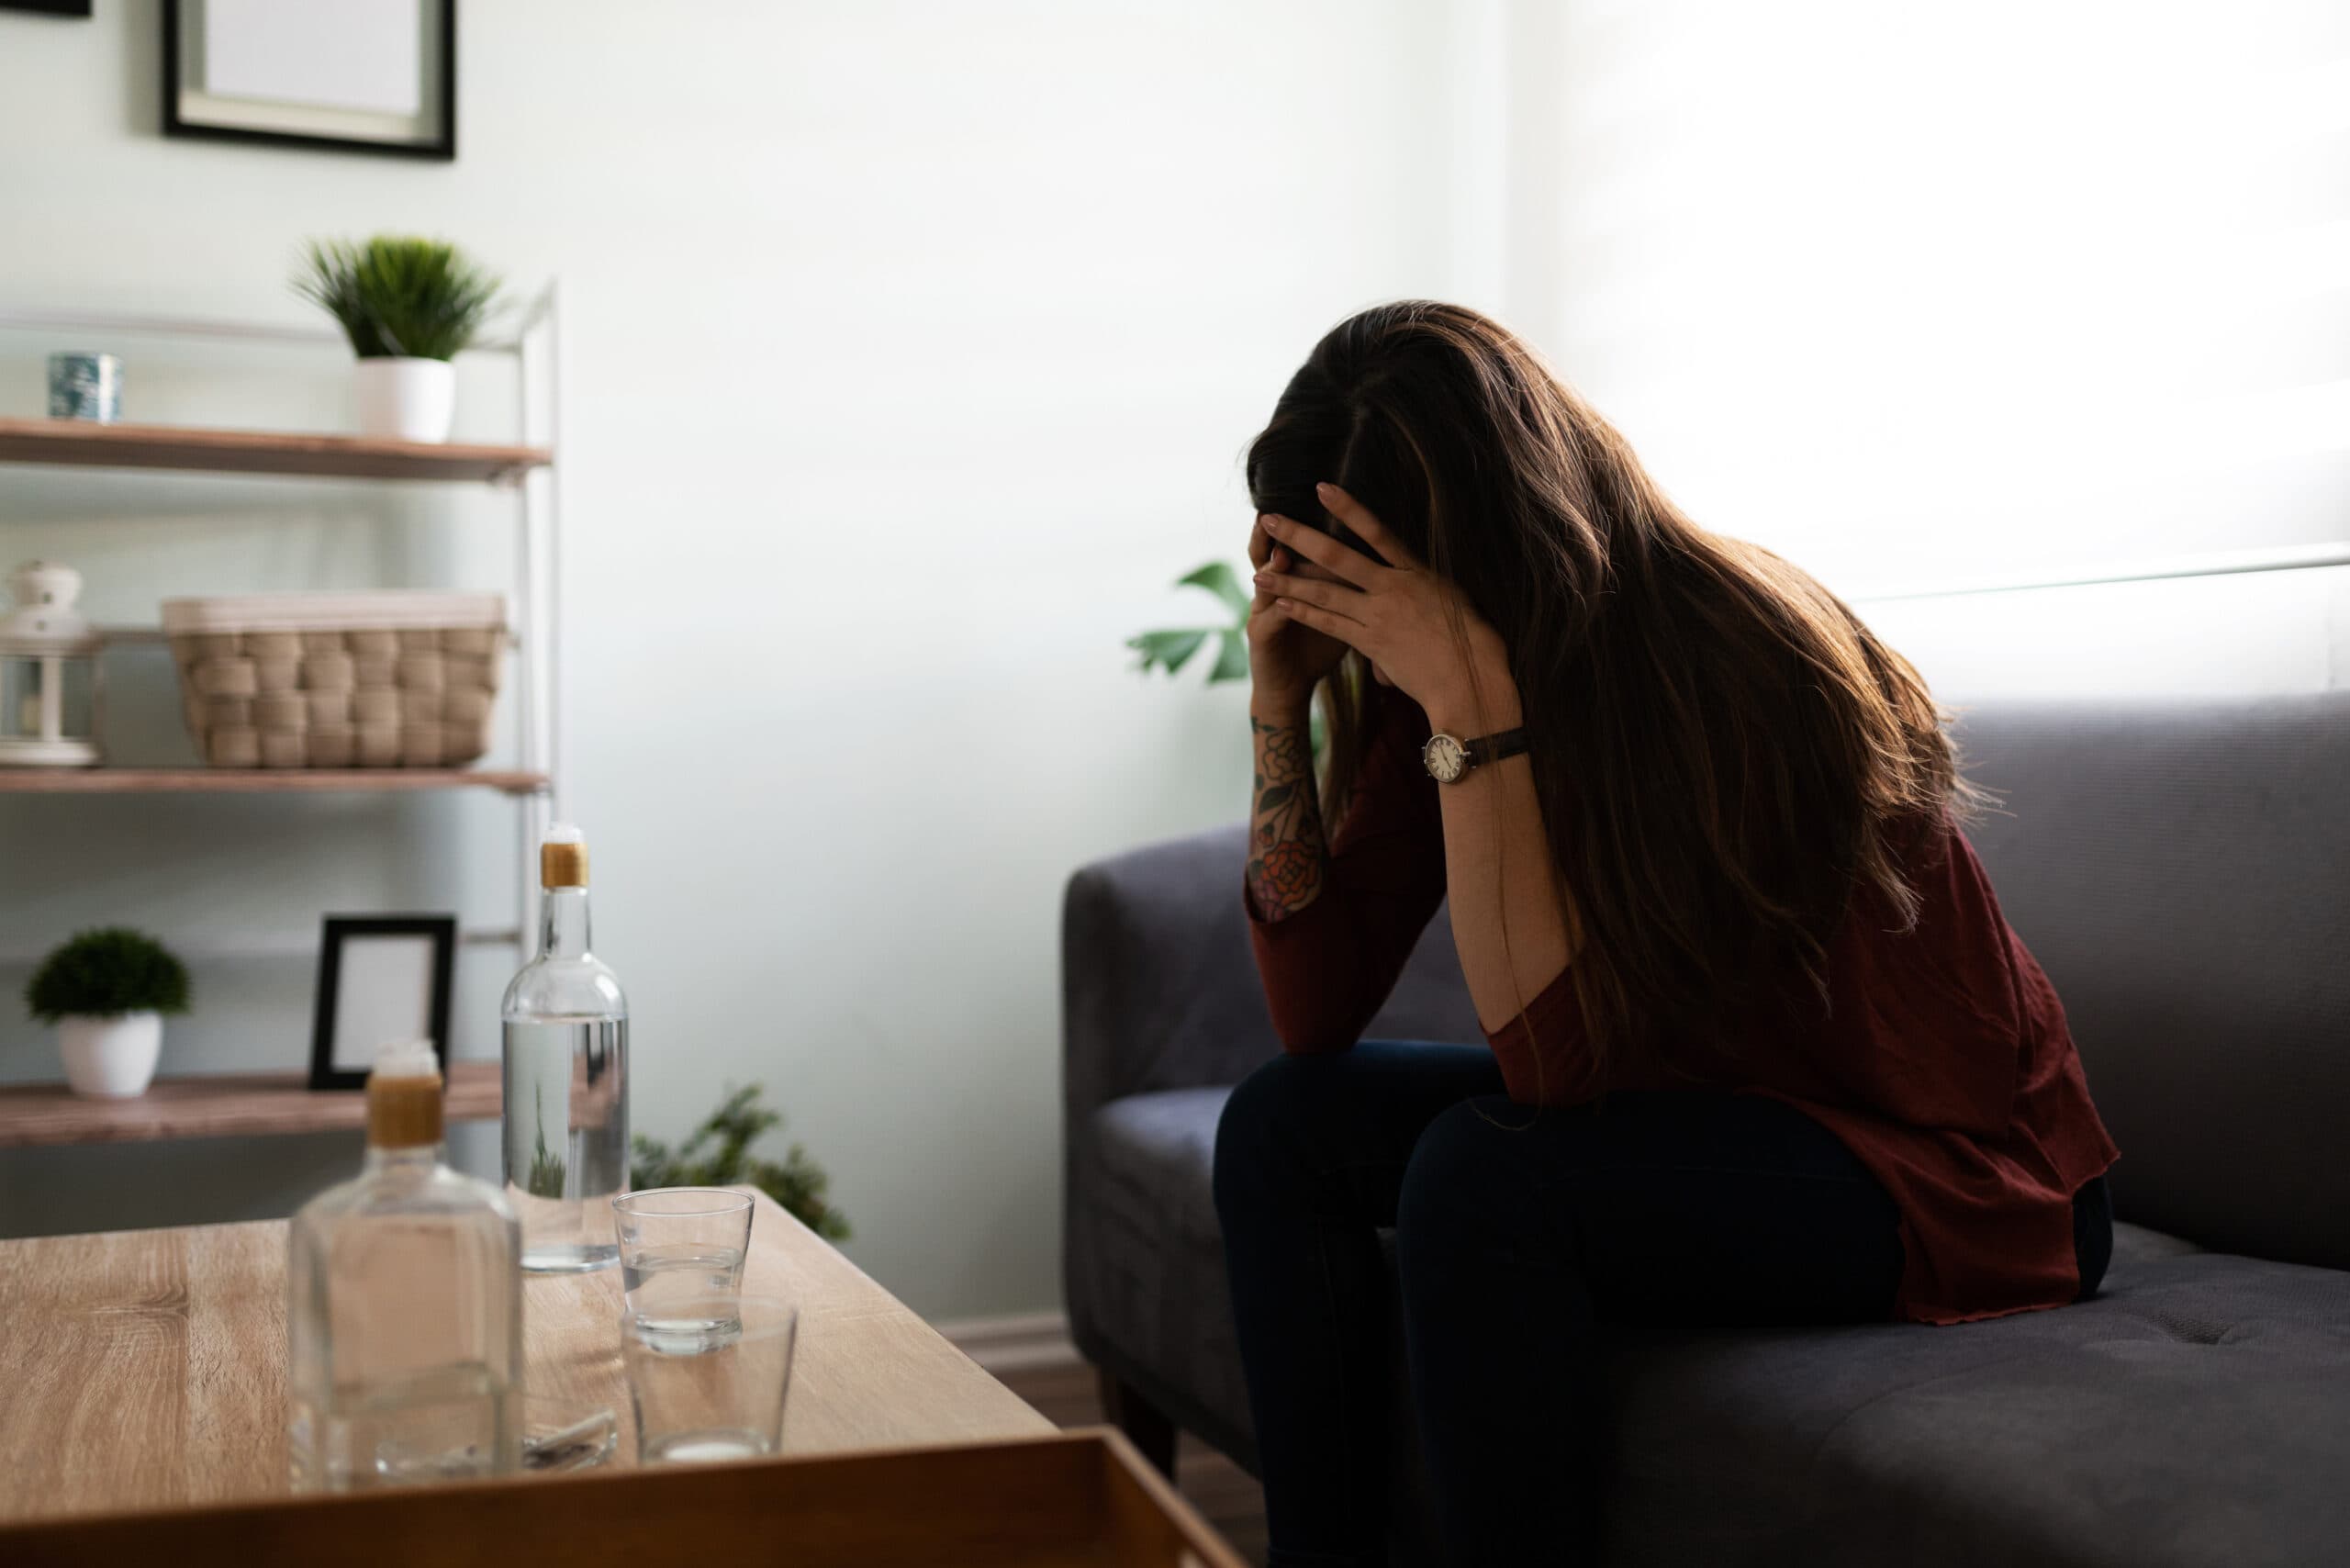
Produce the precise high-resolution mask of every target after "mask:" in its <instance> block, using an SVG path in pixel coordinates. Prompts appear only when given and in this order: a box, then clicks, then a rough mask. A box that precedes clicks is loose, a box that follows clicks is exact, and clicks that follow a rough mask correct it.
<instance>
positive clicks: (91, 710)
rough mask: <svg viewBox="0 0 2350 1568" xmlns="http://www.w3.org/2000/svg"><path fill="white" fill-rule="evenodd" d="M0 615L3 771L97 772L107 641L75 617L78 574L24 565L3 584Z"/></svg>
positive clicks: (79, 587)
mask: <svg viewBox="0 0 2350 1568" xmlns="http://www.w3.org/2000/svg"><path fill="white" fill-rule="evenodd" d="M8 591H9V592H10V593H11V594H13V595H15V596H16V600H17V603H16V607H15V608H14V609H12V610H9V611H8V612H7V613H6V614H5V615H0V767H96V766H97V765H98V763H99V761H100V760H101V758H100V756H99V752H98V721H99V716H100V713H101V711H102V710H103V709H104V707H105V699H106V692H105V689H104V685H103V683H102V679H101V677H100V674H99V663H98V654H99V652H100V650H101V649H102V648H103V647H104V646H105V643H106V640H105V639H104V638H103V637H101V636H100V635H99V634H98V633H96V632H95V631H94V630H92V629H91V626H90V623H89V622H87V621H84V620H83V619H82V617H81V616H80V615H78V614H76V613H75V612H74V610H73V601H74V599H78V598H79V597H81V593H82V574H81V573H79V572H77V571H75V570H73V567H71V566H56V565H54V564H52V563H50V562H44V561H28V562H26V563H25V564H24V565H23V566H19V567H17V570H16V572H15V574H14V575H13V576H11V577H9V578H8Z"/></svg>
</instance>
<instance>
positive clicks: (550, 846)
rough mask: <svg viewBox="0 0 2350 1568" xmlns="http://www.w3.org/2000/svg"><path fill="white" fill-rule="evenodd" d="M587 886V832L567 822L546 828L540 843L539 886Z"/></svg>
mask: <svg viewBox="0 0 2350 1568" xmlns="http://www.w3.org/2000/svg"><path fill="white" fill-rule="evenodd" d="M587 885H588V835H587V834H584V833H581V832H580V831H579V830H578V829H577V828H576V827H574V826H572V825H571V824H570V823H555V824H554V826H553V827H551V828H549V829H547V835H546V837H545V838H544V839H543V840H541V841H540V843H539V886H541V887H543V888H584V887H586V886H587Z"/></svg>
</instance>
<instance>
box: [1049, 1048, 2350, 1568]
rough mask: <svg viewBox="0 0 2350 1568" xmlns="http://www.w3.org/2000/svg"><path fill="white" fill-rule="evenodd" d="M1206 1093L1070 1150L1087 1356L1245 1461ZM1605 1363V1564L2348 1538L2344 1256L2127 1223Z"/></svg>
mask: <svg viewBox="0 0 2350 1568" xmlns="http://www.w3.org/2000/svg"><path fill="white" fill-rule="evenodd" d="M1226 1093H1227V1091H1225V1090H1222V1089H1196V1090H1179V1091H1170V1092H1161V1093H1155V1094H1141V1095H1135V1096H1131V1097H1129V1098H1127V1099H1125V1100H1120V1101H1115V1102H1113V1103H1111V1104H1109V1105H1107V1106H1104V1107H1103V1108H1102V1110H1101V1111H1100V1112H1098V1113H1097V1114H1095V1115H1094V1116H1093V1117H1092V1118H1091V1120H1090V1122H1089V1124H1088V1125H1087V1126H1086V1127H1085V1128H1084V1129H1083V1130H1082V1133H1081V1136H1080V1147H1079V1148H1076V1149H1074V1150H1072V1154H1073V1156H1074V1158H1075V1159H1076V1161H1077V1163H1078V1164H1079V1165H1080V1167H1081V1168H1082V1170H1083V1172H1084V1174H1083V1181H1084V1182H1085V1185H1084V1186H1083V1187H1082V1188H1081V1189H1080V1190H1081V1191H1084V1192H1086V1193H1089V1195H1090V1196H1089V1202H1088V1204H1087V1205H1086V1208H1087V1211H1088V1212H1087V1213H1086V1214H1085V1215H1083V1216H1082V1218H1081V1223H1082V1224H1083V1225H1084V1226H1086V1227H1087V1230H1088V1234H1089V1245H1088V1246H1087V1247H1086V1248H1084V1249H1082V1251H1081V1252H1080V1256H1083V1257H1085V1258H1086V1259H1088V1260H1089V1261H1088V1262H1087V1264H1086V1268H1087V1269H1088V1278H1087V1279H1086V1280H1085V1281H1084V1282H1082V1287H1083V1288H1084V1290H1085V1291H1086V1292H1087V1294H1088V1297H1089V1300H1090V1301H1091V1303H1092V1305H1091V1310H1090V1311H1089V1314H1088V1317H1089V1320H1090V1322H1091V1330H1090V1332H1091V1335H1092V1336H1093V1337H1094V1338H1095V1340H1096V1344H1095V1345H1094V1346H1092V1347H1089V1349H1091V1350H1095V1351H1097V1352H1103V1353H1101V1354H1099V1355H1098V1359H1102V1360H1104V1361H1106V1362H1108V1363H1109V1364H1112V1365H1113V1366H1118V1367H1121V1368H1123V1369H1125V1370H1127V1371H1129V1372H1133V1373H1135V1374H1136V1375H1137V1376H1139V1377H1140V1379H1141V1380H1142V1383H1143V1385H1144V1386H1145V1387H1146V1389H1147V1390H1151V1391H1156V1392H1158V1393H1159V1394H1168V1393H1169V1391H1174V1393H1173V1397H1174V1398H1175V1399H1176V1401H1177V1405H1178V1406H1180V1408H1178V1409H1177V1411H1176V1413H1178V1414H1180V1415H1181V1417H1183V1418H1184V1420H1185V1422H1186V1424H1187V1425H1190V1426H1192V1428H1193V1429H1194V1430H1197V1431H1199V1432H1201V1433H1202V1435H1203V1436H1205V1437H1207V1438H1209V1439H1210V1440H1212V1441H1214V1442H1216V1443H1217V1444H1218V1446H1220V1447H1223V1448H1225V1450H1227V1451H1230V1452H1233V1453H1235V1454H1236V1455H1237V1457H1240V1458H1242V1459H1243V1460H1244V1461H1246V1459H1247V1458H1248V1455H1249V1453H1250V1451H1251V1448H1252V1445H1251V1444H1250V1443H1249V1442H1248V1395H1247V1389H1246V1386H1245V1385H1244V1384H1243V1383H1242V1382H1241V1377H1240V1371H1239V1357H1238V1354H1237V1350H1236V1349H1235V1348H1234V1344H1233V1336H1232V1319H1231V1309H1230V1306H1229V1304H1228V1302H1227V1300H1226V1297H1225V1271H1224V1254H1223V1248H1222V1244H1221V1241H1220V1239H1219V1238H1218V1233H1217V1228H1216V1223H1215V1210H1214V1203H1213V1200H1212V1198H1211V1196H1210V1191H1209V1172H1210V1168H1211V1163H1210V1162H1211V1159H1212V1157H1213V1153H1214V1139H1215V1126H1216V1118H1217V1116H1218V1114H1220V1113H1221V1111H1222V1109H1223V1105H1224V1100H1225V1094H1226ZM1072 1218H1073V1220H1078V1219H1079V1218H1080V1216H1074V1215H1073V1216H1072ZM1071 1284H1072V1290H1073V1291H1074V1290H1075V1289H1077V1288H1079V1285H1080V1282H1077V1281H1074V1280H1073V1281H1072V1282H1071ZM1614 1361H1615V1372H1616V1387H1617V1395H1616V1397H1617V1401H1618V1409H1617V1416H1616V1420H1617V1431H1618V1442H1617V1475H1616V1478H1615V1480H1614V1483H1613V1484H1612V1486H1611V1498H1612V1504H1611V1516H1610V1534H1611V1538H1612V1546H1611V1550H1610V1551H1609V1553H1608V1561H1609V1562H1612V1563H1618V1564H1644V1565H1645V1564H1654V1565H1658V1568H1662V1565H1664V1564H1669V1563H1670V1564H1679V1563H1687V1562H1708V1563H1756V1564H1762V1563H1773V1564H1777V1563H1803V1564H1825V1565H1830V1568H1834V1565H1837V1564H1847V1563H1849V1564H1854V1565H1859V1564H1868V1565H1870V1568H1875V1565H1876V1564H1881V1563H1886V1562H1903V1563H1908V1564H1911V1565H1914V1568H1937V1565H1941V1564H1949V1565H1952V1568H1957V1565H1959V1564H1977V1563H1984V1562H2001V1563H2026V1564H2042V1563H2045V1564H2066V1565H2073V1564H2079V1565H2083V1568H2087V1565H2092V1564H2099V1565H2101V1564H2111V1565H2112V1568H2125V1565H2127V1568H2142V1565H2143V1568H2163V1565H2165V1564H2178V1565H2180V1568H2187V1565H2188V1564H2196V1565H2200V1564H2204V1563H2210V1562H2230V1563H2233V1564H2247V1565H2257V1564H2266V1563H2276V1564H2287V1563H2293V1564H2301V1563H2311V1562H2324V1561H2329V1560H2330V1558H2329V1556H2328V1554H2329V1553H2331V1552H2333V1551H2334V1550H2335V1547H2336V1545H2337V1544H2338V1543H2339V1542H2340V1541H2342V1540H2350V1488H2344V1487H2343V1486H2341V1485H2340V1482H2341V1480H2342V1478H2343V1477H2344V1476H2345V1475H2350V1397H2345V1394H2344V1390H2345V1389H2350V1274H2344V1273H2339V1272H2335V1271H2330V1270H2323V1269H2315V1268H2308V1267H2301V1266H2297V1265H2292V1264H2285V1263H2272V1262H2265V1261H2261V1260H2255V1259H2248V1258H2241V1257H2234V1256H2230V1255H2226V1254H2221V1253H2211V1252H2202V1251H2199V1250H2197V1249H2195V1248H2194V1247H2192V1246H2190V1245H2189V1244H2188V1243H2186V1242H2183V1241H2179V1240H2177V1239H2176V1238H2170V1237H2166V1236H2164V1235H2162V1234H2160V1233H2158V1232H2154V1231H2151V1230H2145V1229H2142V1228H2140V1227H2137V1226H2129V1225H2124V1226H2120V1227H2118V1229H2117V1232H2116V1238H2115V1249H2114V1261H2113V1265H2112V1268H2111V1271H2109V1274H2108V1276H2107V1282H2106V1287H2105V1290H2104V1291H2103V1293H2102V1294H2100V1295H2099V1296H2098V1298H2097V1299H2096V1300H2094V1301H2091V1302H2087V1303H2084V1304H2081V1305H2076V1306H2071V1307H2066V1308H2064V1309H2061V1310H2059V1311H2055V1312H2038V1313H2026V1314H2022V1315H2020V1316H2014V1317H2005V1318H1998V1319H1995V1320H1993V1321H1990V1322H1986V1323H1975V1324H1966V1325H1962V1326H1959V1327H1947V1328H1936V1327H1923V1326H1919V1325H1908V1324H1886V1325H1882V1326H1872V1327H1845V1328H1832V1329H1817V1330H1803V1331H1751V1332H1735V1333H1718V1334H1705V1335H1662V1334H1659V1335H1646V1334H1632V1333H1626V1334H1624V1335H1622V1336H1620V1338H1619V1339H1618V1341H1617V1345H1616V1347H1615V1351H1614Z"/></svg>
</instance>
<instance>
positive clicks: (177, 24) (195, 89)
mask: <svg viewBox="0 0 2350 1568" xmlns="http://www.w3.org/2000/svg"><path fill="white" fill-rule="evenodd" d="M0 3H5V0H0ZM204 4H205V0H163V7H162V9H163V134H164V135H165V136H180V137H195V138H200V139H203V140H210V141H241V142H246V143H249V144H253V145H259V146H266V147H307V148H310V149H313V150H316V151H325V152H374V153H380V154H384V155H386V156H389V157H394V158H430V159H435V160H438V161H439V162H455V160H456V156H457V0H422V3H421V4H420V6H419V7H418V15H419V17H420V21H421V23H422V25H423V27H424V28H425V29H426V35H425V36H424V38H423V39H422V48H421V50H420V53H421V56H422V58H423V60H424V62H425V63H424V65H423V67H422V81H421V82H420V87H421V90H422V95H423V97H424V99H425V107H424V110H423V111H422V112H420V114H419V115H418V116H417V117H416V118H417V120H418V122H419V124H418V128H417V129H416V130H415V133H414V134H406V133H403V132H400V131H397V130H396V129H387V128H385V127H381V126H377V127H374V128H370V129H364V130H363V129H361V128H359V127H357V126H355V125H351V124H341V123H339V122H341V121H346V120H350V119H351V118H353V117H351V116H348V115H342V114H339V113H338V111H336V110H334V109H331V108H315V109H304V108H302V107H300V106H294V105H289V104H277V103H260V102H245V103H241V101H240V100H238V99H235V98H216V97H211V96H209V95H207V94H206V93H205V92H204V90H203V88H202V86H201V84H200V82H199V81H198V80H197V79H196V74H195V73H194V72H193V71H192V70H184V69H183V65H184V63H185V62H191V61H193V60H196V58H197V57H198V56H199V55H200V51H201V48H202V39H203V29H202V21H203V7H204Z"/></svg>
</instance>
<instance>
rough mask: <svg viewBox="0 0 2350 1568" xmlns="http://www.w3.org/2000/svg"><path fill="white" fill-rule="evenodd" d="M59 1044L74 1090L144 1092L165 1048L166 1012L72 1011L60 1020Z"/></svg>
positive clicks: (98, 1094)
mask: <svg viewBox="0 0 2350 1568" xmlns="http://www.w3.org/2000/svg"><path fill="white" fill-rule="evenodd" d="M57 1050H58V1054H59V1055H60V1056H62V1057H63V1058H65V1081H66V1082H67V1083H70V1084H72V1085H73V1092H74V1093H76V1094H87V1095H89V1096H91V1097H92V1098H94V1099H100V1100H125V1099H129V1098H130V1097H132V1096H134V1095H139V1094H144V1093H146V1092H147V1085H148V1084H149V1083H151V1082H152V1081H154V1077H155V1062H156V1058H159V1057H161V1056H162V1052H163V1018H162V1014H160V1013H117V1014H114V1015H113V1016H112V1017H93V1016H90V1015H89V1014H69V1015H67V1016H66V1017H63V1018H60V1019H59V1020H58V1021H57Z"/></svg>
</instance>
